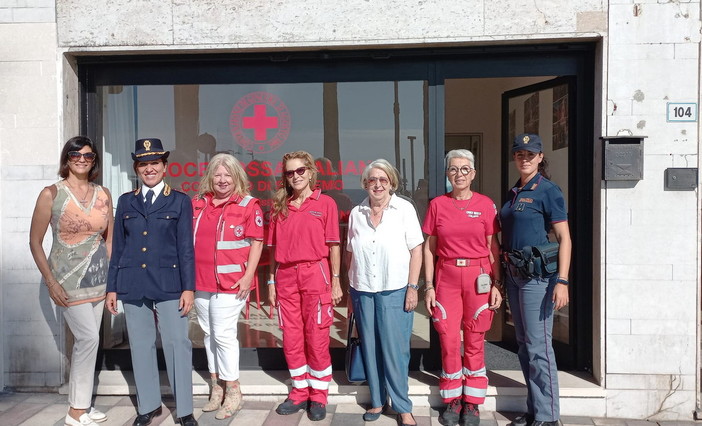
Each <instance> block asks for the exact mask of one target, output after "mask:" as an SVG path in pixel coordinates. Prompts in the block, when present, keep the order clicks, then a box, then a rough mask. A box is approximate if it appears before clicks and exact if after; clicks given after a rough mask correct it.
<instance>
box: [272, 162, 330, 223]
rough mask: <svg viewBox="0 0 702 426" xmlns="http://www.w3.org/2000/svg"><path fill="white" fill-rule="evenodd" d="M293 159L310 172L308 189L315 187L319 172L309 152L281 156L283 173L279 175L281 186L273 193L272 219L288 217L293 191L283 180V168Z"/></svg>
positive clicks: (284, 179) (286, 181) (285, 180)
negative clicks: (289, 200) (300, 161)
mask: <svg viewBox="0 0 702 426" xmlns="http://www.w3.org/2000/svg"><path fill="white" fill-rule="evenodd" d="M294 159H298V160H302V162H303V163H304V164H305V167H307V171H309V172H310V189H314V188H315V187H316V186H317V175H318V173H319V172H318V171H317V167H316V166H315V164H314V158H313V157H312V155H310V153H309V152H306V151H294V152H288V153H287V154H285V155H283V172H282V173H281V175H280V178H281V181H282V185H281V186H280V188H278V190H277V191H276V192H275V195H273V211H272V214H271V217H273V218H275V217H277V216H278V215H282V217H287V216H288V199H289V198H290V197H292V195H293V189H292V186H290V182H288V180H287V179H286V178H285V171H286V170H285V166H286V164H287V162H288V160H294Z"/></svg>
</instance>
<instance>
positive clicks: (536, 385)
mask: <svg viewBox="0 0 702 426" xmlns="http://www.w3.org/2000/svg"><path fill="white" fill-rule="evenodd" d="M512 157H513V158H514V165H515V166H516V167H517V170H518V171H519V180H518V181H517V182H516V183H515V185H514V187H513V188H512V189H511V190H510V192H509V193H508V194H507V202H506V203H505V205H504V206H502V210H500V220H501V223H502V250H503V254H504V255H505V259H506V273H505V283H506V287H507V297H508V299H507V300H508V301H509V307H510V310H511V312H512V318H513V320H514V328H515V332H516V336H517V344H518V345H519V350H518V352H517V355H518V357H519V363H520V364H521V367H522V372H523V373H524V380H525V381H526V385H527V412H526V413H525V414H523V415H522V416H520V417H518V418H517V419H516V420H514V422H512V424H513V425H515V426H532V425H533V426H551V425H553V426H555V425H557V424H558V419H559V417H560V412H559V403H558V376H557V373H558V371H557V368H556V359H555V355H554V352H553V345H552V342H551V340H552V331H553V311H554V309H556V310H558V309H561V308H563V307H565V306H566V305H567V304H568V269H569V265H570V252H571V241H570V231H569V229H568V215H567V212H566V206H565V200H564V199H563V193H562V192H561V189H560V188H559V187H558V186H557V185H556V184H554V183H553V182H551V181H550V180H549V179H548V174H547V173H546V170H545V168H546V167H545V165H546V164H545V160H544V154H543V152H542V143H541V138H540V137H539V136H538V135H534V134H521V135H519V136H517V137H516V138H515V139H514V143H513V144H512ZM551 231H552V232H553V234H554V235H555V237H556V240H557V241H558V243H559V245H560V247H559V250H558V269H557V270H556V272H555V273H552V274H549V273H546V271H543V270H539V271H534V273H532V274H526V273H525V271H524V268H523V267H522V268H520V267H519V265H520V259H523V258H525V257H529V256H531V255H533V251H532V247H538V246H543V245H545V244H547V243H548V242H549V240H548V234H549V232H551ZM525 252H526V253H525Z"/></svg>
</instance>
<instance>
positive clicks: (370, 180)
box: [366, 177, 390, 186]
mask: <svg viewBox="0 0 702 426" xmlns="http://www.w3.org/2000/svg"><path fill="white" fill-rule="evenodd" d="M366 182H368V184H369V185H375V184H376V182H377V183H379V184H380V186H387V185H388V184H389V183H390V181H389V180H387V179H385V178H384V177H381V178H377V177H369V178H368V179H367V180H366Z"/></svg>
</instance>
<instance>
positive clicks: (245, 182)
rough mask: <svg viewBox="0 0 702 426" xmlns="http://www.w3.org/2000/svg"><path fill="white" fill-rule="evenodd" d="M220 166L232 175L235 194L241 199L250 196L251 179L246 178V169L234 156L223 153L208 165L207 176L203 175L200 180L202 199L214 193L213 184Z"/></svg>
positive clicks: (213, 158) (199, 193)
mask: <svg viewBox="0 0 702 426" xmlns="http://www.w3.org/2000/svg"><path fill="white" fill-rule="evenodd" d="M219 166H224V168H225V169H227V172H229V174H231V175H232V178H233V180H234V194H236V195H239V196H241V197H245V196H247V195H249V177H248V176H246V172H245V171H244V168H243V167H241V163H240V162H239V160H237V159H236V157H234V156H233V155H231V154H227V153H221V154H217V155H215V156H214V157H212V159H211V160H210V164H208V165H207V170H206V171H205V174H204V175H202V179H200V188H199V190H198V195H199V196H200V198H202V197H204V196H205V194H211V193H213V192H214V187H213V184H212V182H213V181H214V174H215V171H216V170H217V168H219Z"/></svg>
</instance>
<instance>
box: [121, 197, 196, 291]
mask: <svg viewBox="0 0 702 426" xmlns="http://www.w3.org/2000/svg"><path fill="white" fill-rule="evenodd" d="M192 223H193V222H192V207H191V202H190V198H188V196H187V195H185V194H183V193H181V192H178V191H174V190H172V189H171V187H170V186H168V185H165V186H164V188H163V191H162V192H161V194H159V196H158V197H156V200H155V201H154V203H153V205H152V206H151V208H150V209H149V212H148V214H147V212H146V211H145V207H144V202H143V197H142V193H141V188H139V189H137V190H136V191H132V192H128V193H126V194H122V196H120V197H119V200H118V202H117V212H116V213H115V227H114V235H113V238H112V258H111V260H110V270H109V274H108V277H107V291H108V292H117V298H118V299H120V300H141V299H143V298H146V299H150V300H155V301H165V300H174V299H179V298H180V296H181V293H182V292H183V291H185V290H195V253H194V249H193V227H192Z"/></svg>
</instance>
